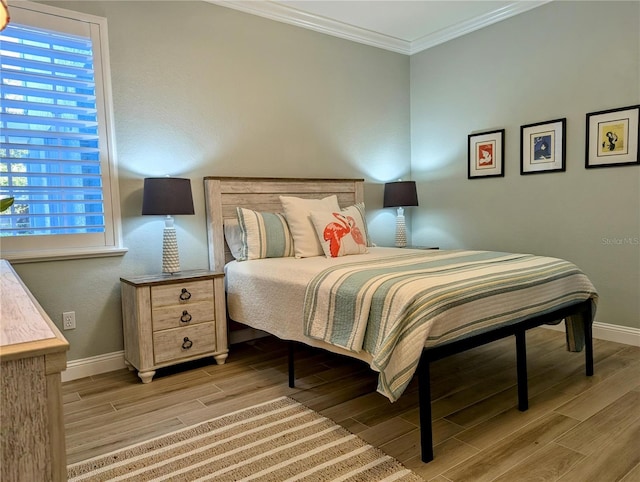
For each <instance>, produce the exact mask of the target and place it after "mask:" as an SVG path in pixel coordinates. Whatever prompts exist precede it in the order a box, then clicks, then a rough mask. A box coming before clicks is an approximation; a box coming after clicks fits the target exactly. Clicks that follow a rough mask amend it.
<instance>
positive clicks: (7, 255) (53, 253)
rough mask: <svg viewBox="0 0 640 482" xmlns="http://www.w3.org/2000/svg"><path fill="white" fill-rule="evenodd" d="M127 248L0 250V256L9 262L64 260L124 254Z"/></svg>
mask: <svg viewBox="0 0 640 482" xmlns="http://www.w3.org/2000/svg"><path fill="white" fill-rule="evenodd" d="M127 251H129V250H128V249H127V248H93V249H83V250H78V249H73V250H65V249H51V250H43V251H28V252H27V251H25V252H23V253H18V252H0V257H2V258H3V259H6V260H7V261H10V262H11V264H21V263H40V262H44V261H64V260H68V259H88V258H107V257H110V256H124V255H125V254H126V253H127Z"/></svg>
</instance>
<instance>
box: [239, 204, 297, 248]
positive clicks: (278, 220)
mask: <svg viewBox="0 0 640 482" xmlns="http://www.w3.org/2000/svg"><path fill="white" fill-rule="evenodd" d="M236 212H237V213H238V224H239V225H240V231H241V233H242V249H241V252H240V256H239V257H238V258H236V259H237V260H238V261H247V260H249V259H262V258H284V257H289V256H293V254H294V250H293V237H292V236H291V231H289V225H288V224H287V221H286V219H285V218H284V216H283V215H282V214H279V213H278V214H276V213H260V212H257V211H252V210H251V209H245V208H236Z"/></svg>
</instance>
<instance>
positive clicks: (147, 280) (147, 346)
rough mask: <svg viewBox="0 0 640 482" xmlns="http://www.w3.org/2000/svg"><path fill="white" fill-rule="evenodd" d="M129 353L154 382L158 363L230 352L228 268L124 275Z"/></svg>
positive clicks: (219, 359) (131, 363)
mask: <svg viewBox="0 0 640 482" xmlns="http://www.w3.org/2000/svg"><path fill="white" fill-rule="evenodd" d="M120 287H121V291H122V319H123V329H124V358H125V363H127V364H128V365H129V367H130V368H131V369H133V368H135V369H137V370H138V376H139V377H140V379H141V380H142V382H143V383H150V382H151V380H152V379H153V376H154V375H155V373H156V369H158V368H161V367H166V366H170V365H175V364H177V363H183V362H186V361H191V360H196V359H198V358H204V357H209V356H212V357H214V358H215V360H216V362H217V363H218V364H223V363H224V362H225V360H226V358H227V356H228V353H229V347H228V343H227V315H226V306H225V299H224V296H225V295H224V274H223V273H217V272H213V271H206V270H194V271H183V272H180V273H177V274H173V275H169V274H164V275H152V276H139V277H133V278H120Z"/></svg>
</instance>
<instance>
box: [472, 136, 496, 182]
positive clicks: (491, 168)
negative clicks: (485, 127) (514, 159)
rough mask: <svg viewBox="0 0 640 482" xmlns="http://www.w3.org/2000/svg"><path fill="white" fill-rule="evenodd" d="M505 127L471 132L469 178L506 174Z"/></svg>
mask: <svg viewBox="0 0 640 482" xmlns="http://www.w3.org/2000/svg"><path fill="white" fill-rule="evenodd" d="M503 153H504V129H499V130H495V131H488V132H480V133H478V134H469V174H468V178H469V179H475V178H478V177H502V176H504V154H503Z"/></svg>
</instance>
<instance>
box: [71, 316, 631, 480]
mask: <svg viewBox="0 0 640 482" xmlns="http://www.w3.org/2000/svg"><path fill="white" fill-rule="evenodd" d="M594 352H595V375H594V376H593V377H586V376H585V375H584V354H583V353H570V352H567V351H566V350H565V348H564V334H563V333H561V332H558V331H553V330H548V329H544V328H536V329H534V330H531V331H530V332H528V335H527V355H528V370H529V410H528V411H526V412H519V411H518V410H517V407H516V403H517V392H516V370H515V341H514V340H513V339H511V338H509V339H505V340H501V341H498V342H495V343H493V344H490V345H485V346H484V347H480V348H476V349H473V350H470V351H468V352H466V353H462V354H458V355H454V356H452V357H449V358H446V359H444V360H440V361H438V362H436V363H434V364H433V365H432V369H431V378H432V400H433V401H432V407H433V417H434V440H435V444H436V446H435V460H434V461H433V462H431V463H429V464H423V463H422V462H421V461H420V458H419V441H418V437H419V428H418V408H417V402H418V395H417V383H416V381H415V380H414V381H413V382H412V383H411V385H410V386H409V388H408V389H407V391H406V392H405V393H404V394H403V396H402V397H401V398H400V400H399V401H397V402H395V403H393V404H392V403H390V402H389V401H388V400H387V399H386V398H385V397H383V396H382V395H380V394H378V393H376V391H375V388H376V376H375V373H373V372H372V371H371V370H370V369H369V368H368V367H367V366H366V365H365V364H362V363H360V362H357V361H354V360H351V359H348V358H343V357H340V356H337V355H333V354H330V353H327V352H323V351H319V350H314V349H310V348H304V347H302V346H300V348H299V349H298V352H297V358H296V360H297V361H296V369H297V373H296V375H297V381H296V384H297V387H296V388H295V389H290V388H288V386H287V345H286V344H285V343H284V342H281V341H279V340H277V339H275V338H272V337H268V338H263V339H260V340H254V341H252V342H247V343H242V344H239V345H232V346H231V349H230V352H229V358H228V360H227V363H226V364H225V365H215V363H214V362H213V360H205V361H204V362H202V361H201V362H199V363H195V364H190V365H182V366H180V367H177V368H171V369H165V370H160V371H159V372H158V374H157V375H156V377H155V378H154V380H153V382H152V383H150V384H142V383H140V380H139V379H138V377H137V376H136V374H135V373H133V372H129V371H127V370H121V371H117V372H111V373H107V374H102V375H98V376H94V377H90V378H85V379H81V380H74V381H71V382H66V383H64V384H63V393H64V412H65V428H66V440H67V457H68V462H69V463H72V462H76V461H79V460H83V459H86V458H89V457H92V456H95V455H98V454H102V453H106V452H109V451H112V450H115V449H117V448H120V447H123V446H125V445H129V444H132V443H135V442H139V441H142V440H145V439H149V438H152V437H155V436H158V435H162V434H164V433H167V432H171V431H174V430H177V429H179V428H182V427H185V426H188V425H192V424H196V423H199V422H203V421H205V420H208V419H211V418H214V417H216V416H218V415H221V414H224V413H227V412H230V411H233V410H237V409H239V408H244V407H247V406H251V405H254V404H256V403H259V402H261V401H267V400H270V399H273V398H276V397H279V396H282V395H287V396H290V397H292V398H294V399H296V400H298V401H299V402H301V403H303V404H304V405H306V406H308V407H310V408H312V409H314V410H316V411H318V412H319V413H321V414H323V415H324V416H326V417H329V418H331V419H333V420H335V421H336V422H337V423H339V424H341V425H342V426H344V427H346V428H347V429H348V430H350V431H351V432H353V433H356V434H358V435H359V436H360V437H362V438H363V439H364V440H366V441H367V442H369V443H370V444H372V445H374V446H377V447H379V448H380V449H382V450H383V451H385V452H386V453H388V454H389V455H391V456H393V457H395V458H396V459H398V460H399V461H401V462H402V463H404V464H405V465H406V466H407V467H409V468H411V469H413V470H414V471H415V472H417V473H418V474H420V475H421V476H422V477H423V478H424V479H425V480H434V481H436V482H446V481H474V482H476V481H509V482H511V481H518V482H520V481H525V480H536V481H556V480H557V481H563V482H565V481H567V482H568V481H576V482H587V481H594V482H605V481H614V480H622V481H624V482H637V481H640V348H638V347H632V346H627V345H621V344H617V343H612V342H606V341H601V340H595V343H594Z"/></svg>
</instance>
